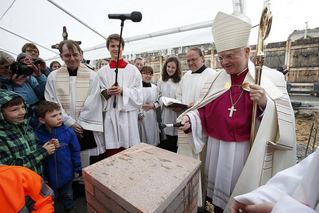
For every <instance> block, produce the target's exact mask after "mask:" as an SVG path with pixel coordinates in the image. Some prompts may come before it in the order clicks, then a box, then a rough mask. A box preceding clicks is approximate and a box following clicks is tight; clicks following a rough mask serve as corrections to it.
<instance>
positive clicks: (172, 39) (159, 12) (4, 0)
mask: <svg viewBox="0 0 319 213" xmlns="http://www.w3.org/2000/svg"><path fill="white" fill-rule="evenodd" d="M12 2H14V4H13V5H12V7H11V8H10V9H9V10H8V11H7V13H6V14H4V13H5V11H6V10H7V9H8V8H9V6H10V5H11V4H12ZM51 2H54V3H56V4H57V5H59V6H61V7H62V8H64V9H65V10H66V11H68V12H69V13H71V14H72V15H73V16H75V17H77V18H79V19H80V20H81V21H82V22H84V23H86V24H87V25H89V26H90V27H91V28H93V29H94V30H96V31H97V32H98V33H99V34H101V35H102V36H104V37H107V36H108V35H110V34H112V33H119V32H120V21H119V20H114V19H112V20H111V19H108V17H107V15H108V14H109V13H131V12H132V11H140V12H141V13H142V15H143V18H142V21H141V22H137V23H133V22H131V21H130V20H127V21H125V23H124V29H123V37H124V39H125V38H131V37H133V36H138V35H144V34H149V33H153V32H158V31H162V30H167V29H171V28H177V27H181V26H185V25H190V24H196V23H200V22H207V21H212V20H213V19H214V17H215V15H216V14H217V12H218V11H223V12H226V13H232V12H233V3H232V0H196V1H190V0H116V1H110V0H90V1H87V0H50V1H48V0H15V1H14V0H1V8H0V50H5V51H8V52H9V53H11V54H12V55H13V56H16V54H19V53H20V51H21V47H22V46H23V44H24V43H26V42H28V41H26V40H24V39H22V38H20V37H18V36H16V35H13V34H11V33H9V32H7V31H11V32H13V33H15V34H17V35H19V36H22V37H24V38H27V39H29V40H31V41H33V42H36V43H37V44H39V45H38V47H39V49H40V57H42V58H43V59H50V60H52V58H54V57H58V51H57V50H52V49H51V45H53V44H56V43H58V42H59V41H61V40H62V27H63V26H67V29H68V34H69V39H74V40H80V41H81V42H82V44H81V47H82V49H83V50H87V49H92V47H95V46H102V47H103V43H105V38H103V37H102V36H100V35H98V34H96V33H94V32H92V31H91V30H89V29H88V28H86V27H85V26H83V25H82V24H80V23H79V22H78V21H76V20H74V19H73V18H72V17H70V16H69V15H67V14H65V13H64V12H63V11H62V10H60V9H59V8H58V7H56V6H55V5H54V4H52V3H51ZM263 3H264V1H263V0H246V1H245V4H246V15H247V16H248V17H249V18H250V19H251V22H252V24H253V25H256V24H258V23H259V19H260V15H261V11H262V8H263ZM270 4H271V6H270V7H271V11H272V14H273V23H272V29H271V31H270V34H269V37H268V38H267V40H266V42H277V41H286V40H287V38H288V36H289V35H290V34H291V33H292V32H293V31H294V30H303V29H305V26H306V24H305V22H308V28H310V29H311V28H316V27H319V12H318V8H319V1H318V0H303V1H301V0H271V1H270ZM257 32H258V28H257V27H256V28H254V29H252V33H251V37H250V44H255V43H256V41H257ZM209 42H213V38H212V35H211V28H210V27H208V28H205V29H200V30H196V31H191V32H185V33H178V34H174V35H169V36H161V37H158V38H153V39H144V40H141V41H137V42H131V43H128V44H127V45H126V47H125V50H124V54H135V53H140V52H145V51H152V50H157V49H163V48H172V47H180V46H184V45H191V44H200V43H209ZM41 46H43V47H45V48H43V47H41ZM46 48H47V49H49V50H47V49H46ZM84 56H85V58H86V59H97V58H104V57H108V56H109V54H108V52H107V49H106V48H105V47H103V48H99V49H98V50H95V51H85V54H84Z"/></svg>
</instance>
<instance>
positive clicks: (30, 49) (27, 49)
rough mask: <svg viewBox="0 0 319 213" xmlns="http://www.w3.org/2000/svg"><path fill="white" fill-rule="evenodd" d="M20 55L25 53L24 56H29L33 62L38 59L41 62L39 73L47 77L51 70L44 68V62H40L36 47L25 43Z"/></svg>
mask: <svg viewBox="0 0 319 213" xmlns="http://www.w3.org/2000/svg"><path fill="white" fill-rule="evenodd" d="M21 50H22V53H25V54H26V55H29V56H31V58H33V59H34V60H36V59H39V60H41V61H42V63H41V64H40V66H39V69H40V70H41V72H42V73H43V74H44V75H46V76H48V75H49V73H50V72H51V70H50V69H49V68H48V67H47V66H46V64H45V61H44V60H42V59H41V58H39V55H40V51H39V49H38V48H37V46H36V45H35V44H33V43H25V44H24V45H23V46H22V49H21Z"/></svg>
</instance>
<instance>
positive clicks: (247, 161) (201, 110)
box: [177, 12, 296, 212]
mask: <svg viewBox="0 0 319 213" xmlns="http://www.w3.org/2000/svg"><path fill="white" fill-rule="evenodd" d="M250 29H251V24H250V21H249V19H248V18H247V17H245V16H241V17H238V16H234V15H228V14H225V13H223V12H219V13H218V14H217V15H216V17H215V19H214V22H213V26H212V32H213V37H214V41H215V46H216V49H217V53H218V60H219V62H220V64H221V66H222V68H223V70H221V71H220V72H218V73H216V74H215V75H214V76H213V77H212V78H210V79H209V81H207V82H206V83H205V85H204V88H203V90H202V95H201V97H202V98H201V99H200V100H199V101H198V102H197V103H196V104H195V105H194V106H193V107H192V108H190V109H189V110H187V111H185V112H184V113H183V114H182V115H181V116H180V117H179V118H178V119H177V120H178V121H180V122H181V123H182V124H183V127H182V128H181V129H182V130H183V131H186V132H189V131H191V134H192V138H193V140H192V141H191V142H192V148H193V150H194V152H195V153H199V152H201V150H202V149H203V147H204V145H205V144H206V143H207V155H206V161H205V175H206V178H205V179H206V180H207V183H206V184H207V185H206V190H207V192H206V196H207V201H211V202H212V203H213V205H214V206H215V212H222V211H223V209H227V208H226V205H227V203H228V201H229V200H230V198H231V197H232V196H233V195H237V194H242V193H245V192H249V191H251V190H253V189H255V188H257V187H258V186H259V185H261V184H263V183H264V182H265V181H266V180H268V179H269V178H270V177H271V176H272V175H273V174H275V173H276V172H277V171H280V170H282V169H284V168H286V167H289V166H291V165H293V164H294V163H295V141H296V139H295V129H294V122H295V121H294V113H293V110H292V107H291V103H290V100H289V96H288V93H287V90H286V82H285V80H284V76H283V75H282V73H280V72H278V71H276V70H272V69H269V68H266V67H264V69H263V73H262V77H261V86H259V85H255V84H254V79H255V66H254V64H253V63H252V62H250V60H249V59H250V48H249V46H248V41H249V34H250ZM253 103H257V105H258V113H257V116H258V118H257V120H258V121H259V122H258V126H259V128H258V132H257V135H256V138H255V141H254V143H253V146H252V148H251V150H250V143H249V140H250V128H251V126H250V125H251V117H252V106H253ZM269 141H271V142H269ZM268 143H272V144H274V146H272V148H270V147H269V146H268V145H267V144H268ZM273 147H275V148H273ZM278 147H279V148H282V147H283V148H282V149H279V148H278ZM232 194H233V195H232Z"/></svg>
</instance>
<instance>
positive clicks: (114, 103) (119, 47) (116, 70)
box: [113, 19, 124, 108]
mask: <svg viewBox="0 0 319 213" xmlns="http://www.w3.org/2000/svg"><path fill="white" fill-rule="evenodd" d="M123 27H124V19H121V31H120V42H119V46H118V49H117V59H116V68H115V70H114V72H115V83H114V86H118V82H117V74H118V71H119V61H120V59H119V58H120V51H121V45H122V32H123ZM113 108H116V96H114V102H113Z"/></svg>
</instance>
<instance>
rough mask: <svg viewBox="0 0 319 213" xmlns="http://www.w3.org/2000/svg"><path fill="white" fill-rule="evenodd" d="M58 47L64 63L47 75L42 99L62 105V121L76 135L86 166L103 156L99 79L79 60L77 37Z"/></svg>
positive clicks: (79, 52) (80, 52) (83, 164)
mask: <svg viewBox="0 0 319 213" xmlns="http://www.w3.org/2000/svg"><path fill="white" fill-rule="evenodd" d="M59 51H60V56H61V59H62V60H63V61H64V63H65V64H64V65H63V66H62V67H61V68H59V69H57V70H54V71H52V72H51V73H50V75H49V76H48V80H47V84H46V87H45V99H46V100H48V101H52V102H56V103H58V104H59V105H60V106H61V110H62V116H63V121H64V124H65V125H66V126H71V127H72V128H73V129H74V131H75V133H76V134H77V136H78V139H79V142H80V145H81V161H82V166H83V167H85V166H88V165H89V164H92V163H95V162H97V161H99V160H101V159H103V158H105V156H104V153H105V145H104V135H103V117H102V98H101V95H100V88H99V79H98V76H97V74H96V72H94V71H93V70H91V69H89V68H88V67H87V66H85V65H84V64H82V63H81V61H82V59H83V55H82V53H83V52H82V50H81V48H80V46H79V44H78V43H77V42H76V41H73V40H64V41H62V42H61V43H60V44H59ZM93 106H94V107H93Z"/></svg>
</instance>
